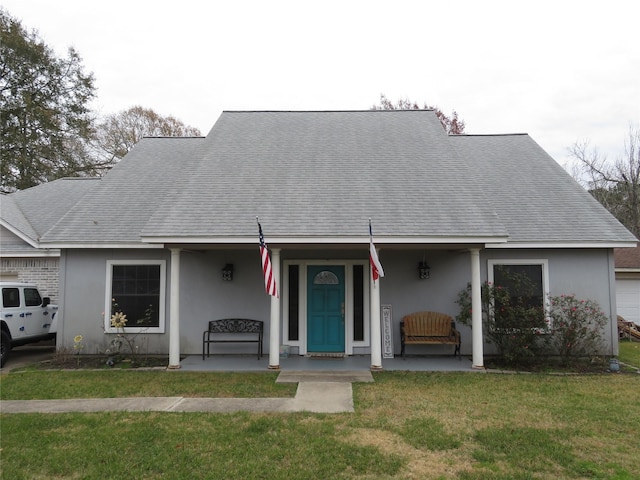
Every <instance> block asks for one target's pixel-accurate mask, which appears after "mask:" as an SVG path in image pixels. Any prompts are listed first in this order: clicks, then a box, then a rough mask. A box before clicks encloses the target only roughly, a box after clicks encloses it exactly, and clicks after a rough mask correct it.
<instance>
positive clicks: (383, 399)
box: [0, 355, 640, 480]
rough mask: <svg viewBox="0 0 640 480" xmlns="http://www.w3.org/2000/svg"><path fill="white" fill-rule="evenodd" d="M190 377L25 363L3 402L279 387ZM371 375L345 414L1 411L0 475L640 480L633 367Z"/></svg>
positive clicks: (235, 377) (268, 392)
mask: <svg viewBox="0 0 640 480" xmlns="http://www.w3.org/2000/svg"><path fill="white" fill-rule="evenodd" d="M621 357H622V355H621ZM54 373H55V374H56V376H55V377H54V378H52V380H51V381H50V382H49V381H45V380H44V378H45V377H47V376H50V375H53V374H54ZM191 373H193V372H132V371H109V372H26V373H12V374H9V375H3V376H2V378H1V379H0V381H1V382H2V385H1V386H2V388H1V390H2V398H5V399H8V398H12V399H15V398H52V397H51V396H52V395H54V396H55V395H58V394H60V395H62V394H64V395H71V394H72V392H73V390H74V389H78V391H79V392H82V393H83V394H84V395H88V394H91V388H90V387H89V386H88V385H90V384H93V387H92V388H93V391H95V392H96V393H98V392H102V393H104V392H110V394H111V395H112V396H120V395H123V394H124V393H126V392H129V393H127V394H128V395H136V394H142V395H147V394H153V395H159V396H170V395H183V396H189V395H193V396H210V395H213V394H216V392H219V393H220V395H222V394H223V393H222V392H226V393H224V394H225V395H228V396H236V395H237V396H243V395H242V393H243V392H248V395H249V396H275V394H274V391H275V390H273V388H274V386H273V385H271V384H273V382H274V379H275V375H274V374H272V373H269V372H265V373H258V374H245V373H235V374H219V373H202V374H197V375H195V376H192V375H191ZM96 374H99V375H96ZM140 374H142V375H141V376H137V375H140ZM78 375H80V376H78ZM84 375H89V377H84ZM165 375H166V377H165ZM91 376H93V377H91ZM374 376H375V380H376V381H375V383H371V384H354V399H355V406H356V412H355V413H351V414H338V415H327V414H305V413H295V414H277V413H272V414H271V413H269V414H265V413H260V414H258V413H234V414H211V413H208V414H205V413H158V412H154V413H124V412H110V413H92V414H14V415H7V414H3V415H2V416H1V417H0V428H1V429H2V432H1V433H2V472H0V473H1V475H2V478H12V479H31V478H83V479H103V478H119V477H122V478H139V479H155V478H225V479H248V478H265V479H267V478H268V479H303V478H305V479H309V478H312V479H327V478H332V479H334V478H354V479H372V480H373V479H409V478H415V479H418V478H419V479H431V478H433V479H462V480H476V479H478V480H479V479H498V480H499V479H505V480H506V479H516V480H517V479H556V478H569V479H571V478H576V479H578V478H601V479H635V478H640V463H639V462H638V461H637V443H638V438H640V400H639V398H638V392H640V375H638V374H635V373H633V374H632V373H624V374H600V375H579V376H575V375H567V376H559V375H544V374H515V375H503V374H482V373H418V372H380V373H376V374H375V375H374ZM180 377H183V378H180ZM82 378H84V380H82ZM165 378H166V379H167V380H166V381H165ZM83 383H86V385H84V386H83V385H82V384H83ZM136 383H138V384H139V386H138V387H136V386H135V384H136ZM21 384H22V385H21ZM54 384H55V385H58V384H62V385H63V386H55V385H54ZM64 384H66V386H64ZM131 384H134V385H133V386H132V385H131ZM5 387H6V388H5ZM279 387H280V385H279V386H278V389H276V390H278V391H279ZM39 391H43V393H44V395H45V397H41V396H40V395H39V393H38V392H39ZM65 392H66V393H65ZM279 393H280V394H282V395H287V396H288V395H292V394H293V393H292V391H291V390H289V391H288V392H287V391H279Z"/></svg>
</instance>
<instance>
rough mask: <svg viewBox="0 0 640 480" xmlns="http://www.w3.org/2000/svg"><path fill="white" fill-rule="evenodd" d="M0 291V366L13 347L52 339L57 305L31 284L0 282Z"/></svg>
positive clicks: (54, 334)
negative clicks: (0, 291) (0, 337)
mask: <svg viewBox="0 0 640 480" xmlns="http://www.w3.org/2000/svg"><path fill="white" fill-rule="evenodd" d="M0 290H2V299H1V301H2V303H1V304H0V329H1V332H0V333H1V335H2V341H1V343H0V368H1V367H3V366H4V362H5V361H6V360H7V357H8V356H9V352H10V351H11V349H12V348H13V347H17V346H19V345H25V344H27V343H35V342H40V341H42V340H49V339H51V338H55V336H56V333H55V331H56V324H57V321H56V318H55V317H56V314H57V311H58V307H57V306H55V305H51V300H50V299H49V297H44V298H43V297H42V296H41V295H40V292H39V291H38V287H36V286H35V285H32V284H28V283H10V282H0Z"/></svg>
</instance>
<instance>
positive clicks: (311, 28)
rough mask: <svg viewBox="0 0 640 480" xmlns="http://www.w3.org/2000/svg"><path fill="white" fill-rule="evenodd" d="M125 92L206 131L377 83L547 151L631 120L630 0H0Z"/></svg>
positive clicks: (109, 108)
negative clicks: (243, 113)
mask: <svg viewBox="0 0 640 480" xmlns="http://www.w3.org/2000/svg"><path fill="white" fill-rule="evenodd" d="M0 5H1V6H3V7H4V8H5V9H6V10H7V11H8V12H9V13H10V14H11V15H13V16H15V17H17V18H18V19H19V20H21V21H22V24H23V26H25V27H27V28H28V29H32V28H35V29H37V30H38V31H39V33H40V36H41V37H42V38H43V39H44V40H45V42H46V43H47V44H48V45H49V46H51V47H52V48H54V49H55V50H56V51H57V52H58V53H59V54H61V55H62V54H64V52H65V50H66V48H67V47H69V46H74V47H75V48H76V50H77V51H78V52H79V53H80V55H81V56H82V58H83V63H84V65H85V67H86V70H87V71H91V72H93V73H94V75H95V79H96V86H97V95H98V98H97V101H96V104H95V108H96V109H97V110H99V111H100V112H101V113H115V112H117V111H120V110H123V109H126V108H128V107H131V106H133V105H142V106H144V107H148V108H152V109H153V110H155V111H156V112H158V113H160V114H162V115H174V116H175V117H177V118H178V119H180V120H182V121H183V122H184V123H185V124H188V125H192V126H195V127H198V128H199V129H200V130H201V131H202V132H203V134H206V133H207V132H208V131H209V130H210V128H211V127H212V126H213V124H214V123H215V121H216V120H217V118H218V116H219V115H220V113H221V112H222V111H223V110H366V109H369V108H370V107H371V106H372V105H373V104H375V103H378V101H379V98H380V94H381V93H384V94H385V95H386V96H387V98H389V99H391V100H397V99H399V98H409V99H411V100H413V101H417V102H420V104H422V103H423V102H426V103H428V104H430V105H436V106H438V107H440V108H441V109H442V110H443V111H444V112H445V113H447V114H449V113H450V112H451V111H452V110H454V109H455V110H456V111H457V112H458V114H459V115H460V117H461V118H462V119H463V120H465V122H466V124H467V127H466V130H467V133H514V132H526V133H529V134H530V135H531V136H532V137H533V139H534V140H536V141H537V142H538V143H539V144H540V145H541V146H542V147H543V148H544V149H545V150H547V152H549V153H550V154H551V155H552V156H553V157H554V158H555V159H556V160H557V161H558V162H559V163H560V164H562V165H565V164H566V163H567V161H568V154H567V148H568V147H570V146H571V145H572V144H574V143H575V142H576V141H581V140H590V142H591V144H592V145H595V146H598V148H599V150H600V152H601V153H603V154H606V155H608V157H609V158H610V159H614V158H615V157H617V156H619V155H621V154H622V152H623V147H624V140H625V138H626V134H627V132H628V129H629V124H630V123H632V124H634V125H636V126H638V124H640V33H639V30H638V28H639V27H638V19H639V18H640V1H638V0H606V1H605V0H598V1H594V0H536V1H531V0H528V1H524V0H520V1H516V0H505V1H497V0H482V1H480V0H457V1H451V2H449V1H446V0H440V1H427V0H423V1H417V0H415V1H414V0H391V1H377V0H339V1H334V0H291V1H288V0H287V1H282V0H246V1H243V0H227V1H216V0H206V1H205V0H182V1H166V0H126V1H124V0H108V1H107V0H55V1H54V0H0Z"/></svg>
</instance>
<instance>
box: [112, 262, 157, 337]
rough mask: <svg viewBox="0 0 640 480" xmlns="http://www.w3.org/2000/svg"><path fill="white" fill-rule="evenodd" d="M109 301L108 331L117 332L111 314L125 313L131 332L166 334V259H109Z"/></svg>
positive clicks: (128, 328)
mask: <svg viewBox="0 0 640 480" xmlns="http://www.w3.org/2000/svg"><path fill="white" fill-rule="evenodd" d="M106 301H107V305H106V308H105V329H106V331H107V332H115V331H116V330H115V329H114V328H112V327H111V316H112V315H113V314H114V313H116V312H122V313H123V314H125V315H126V317H127V326H126V328H127V330H128V331H131V332H136V331H144V332H148V333H164V304H165V262H164V261H163V260H156V261H110V262H108V264H107V300H106Z"/></svg>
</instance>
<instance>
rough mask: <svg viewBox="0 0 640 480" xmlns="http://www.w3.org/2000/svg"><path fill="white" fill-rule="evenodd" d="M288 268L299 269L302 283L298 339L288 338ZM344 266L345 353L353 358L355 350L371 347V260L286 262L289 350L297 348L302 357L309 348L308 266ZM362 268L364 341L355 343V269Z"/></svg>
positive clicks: (284, 279) (286, 341)
mask: <svg viewBox="0 0 640 480" xmlns="http://www.w3.org/2000/svg"><path fill="white" fill-rule="evenodd" d="M289 265H298V266H299V283H298V295H299V305H298V319H299V320H298V322H299V323H298V339H297V340H295V339H289V338H288V333H287V332H288V328H287V326H288V324H289V314H288V308H287V307H286V305H288V304H289V295H288V291H289ZM330 265H336V266H343V267H344V283H345V285H344V287H345V288H344V308H345V315H344V327H345V331H344V339H345V340H344V353H345V355H353V353H354V348H367V347H370V345H371V341H370V338H371V337H370V323H371V322H370V318H371V317H370V314H369V304H370V301H369V283H370V280H369V279H370V277H371V275H370V273H369V260H368V259H366V260H360V259H358V260H353V259H350V260H285V261H284V262H283V267H284V268H283V272H282V273H283V274H282V282H283V289H282V301H283V309H282V322H283V323H282V343H283V344H284V345H288V346H290V347H298V353H299V354H300V355H306V354H307V353H308V349H307V281H308V279H307V267H308V266H330ZM354 265H362V266H363V267H364V268H363V282H364V285H363V289H364V291H363V293H364V299H363V303H364V305H363V308H364V338H363V340H360V341H354V340H353V331H354V325H353V322H354V317H353V307H354V305H353V301H354V300H353V266H354Z"/></svg>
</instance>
